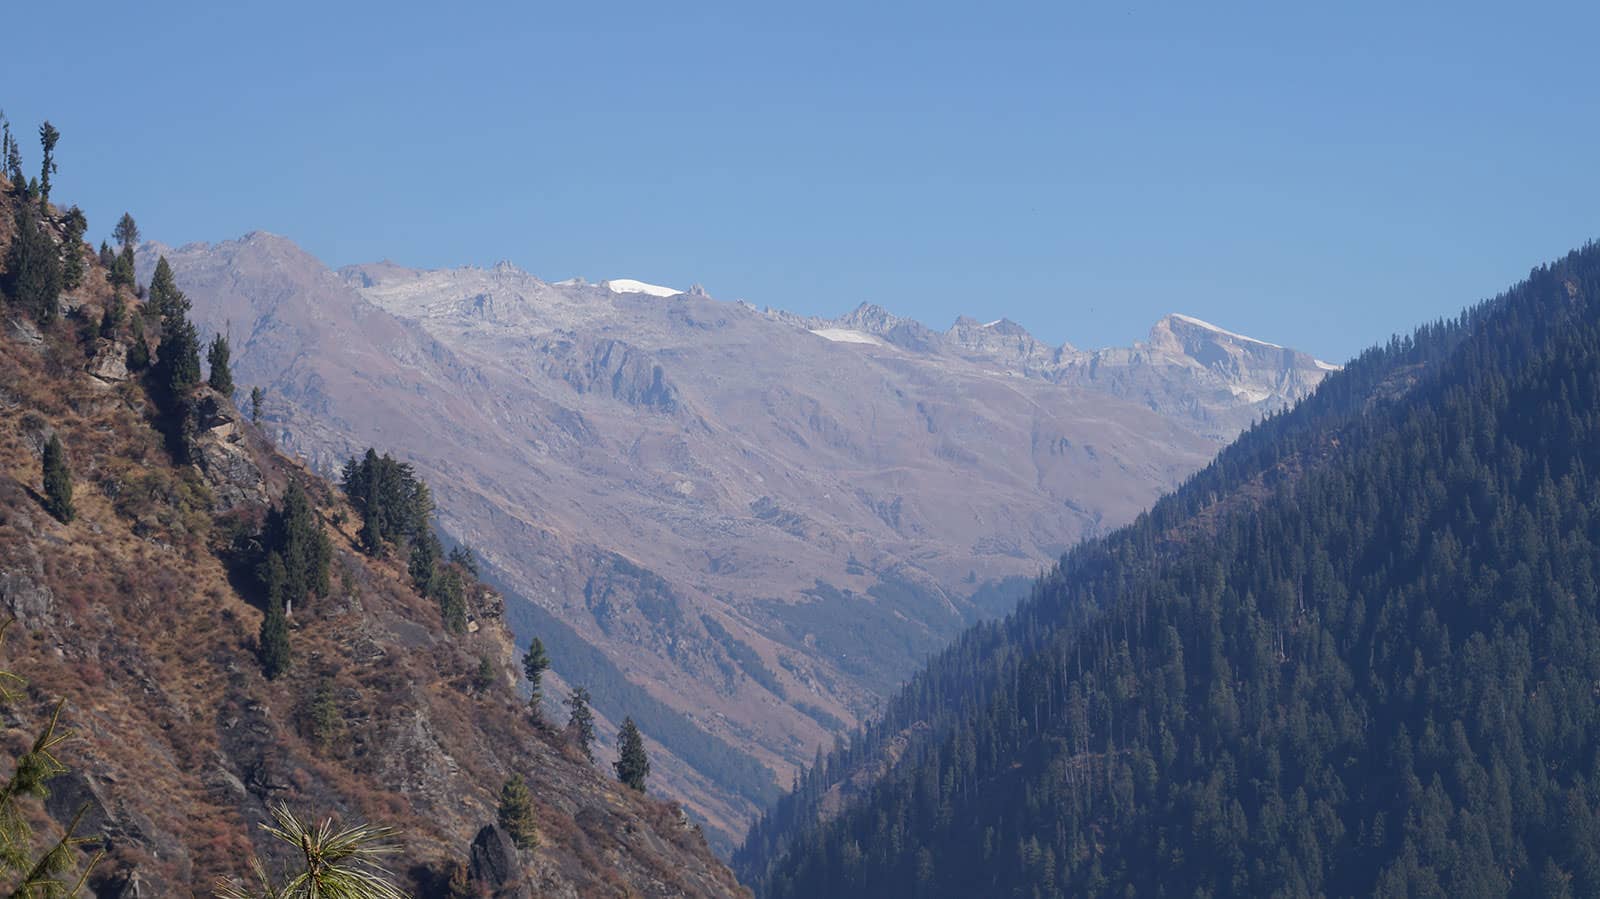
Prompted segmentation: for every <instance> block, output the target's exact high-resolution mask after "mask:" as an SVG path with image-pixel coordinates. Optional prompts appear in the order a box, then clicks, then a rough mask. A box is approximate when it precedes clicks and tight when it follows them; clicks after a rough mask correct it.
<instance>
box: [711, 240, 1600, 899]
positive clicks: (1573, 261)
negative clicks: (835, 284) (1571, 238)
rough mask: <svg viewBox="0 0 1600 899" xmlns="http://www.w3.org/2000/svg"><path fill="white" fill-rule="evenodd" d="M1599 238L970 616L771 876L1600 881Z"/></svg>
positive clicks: (1359, 885) (1251, 887) (1418, 888)
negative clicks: (970, 624) (1027, 590)
mask: <svg viewBox="0 0 1600 899" xmlns="http://www.w3.org/2000/svg"><path fill="white" fill-rule="evenodd" d="M1597 409H1600V247H1597V246H1595V245H1590V246H1588V247H1586V248H1585V249H1583V250H1581V251H1578V252H1574V253H1572V254H1570V255H1568V256H1567V257H1566V258H1564V259H1562V260H1560V261H1559V262H1556V263H1554V264H1551V265H1547V266H1543V267H1540V268H1538V269H1536V270H1535V271H1534V272H1533V273H1532V274H1531V275H1530V277H1529V278H1528V280H1527V281H1525V282H1524V283H1522V284H1520V285H1518V286H1516V287H1515V288H1513V289H1512V290H1510V291H1509V292H1507V293H1506V294H1504V295H1502V296H1500V297H1498V298H1496V299H1494V300H1492V301H1489V302H1487V303H1484V304H1482V305H1480V306H1478V307H1476V308H1474V309H1472V310H1470V311H1469V312H1467V313H1465V314H1464V315H1462V316H1461V317H1460V318H1459V319H1456V320H1453V321H1449V322H1442V323H1439V324H1436V325H1432V326H1429V327H1425V328H1423V329H1421V330H1419V331H1418V332H1417V333H1416V334H1415V335H1413V336H1412V337H1409V338H1405V339H1397V340H1394V341H1391V342H1390V343H1389V344H1387V345H1385V346H1382V347H1378V348H1375V349H1373V350H1370V351H1368V352H1367V353H1365V354H1364V355H1363V356H1362V357H1361V358H1360V359H1358V360H1357V361H1356V362H1355V363H1353V364H1351V365H1349V366H1348V367H1347V368H1346V370H1345V371H1343V372H1342V373H1339V374H1336V375H1333V376H1331V377H1329V378H1328V379H1327V380H1326V381H1325V382H1324V383H1323V385H1322V386H1321V388H1320V389H1319V390H1318V391H1317V392H1316V393H1315V394H1314V395H1313V396H1311V397H1310V398H1308V399H1307V400H1305V401H1303V402H1301V403H1300V404H1299V405H1298V406H1297V407H1296V408H1295V409H1293V410H1291V411H1289V412H1287V413H1285V414H1282V415H1278V416H1275V417H1273V418H1271V419H1269V420H1268V421H1266V422H1264V423H1262V424H1260V425H1259V426H1257V427H1255V428H1254V429H1252V430H1251V431H1249V432H1248V433H1246V434H1245V435H1244V436H1243V437H1242V438H1241V439H1240V440H1239V441H1238V442H1237V443H1236V444H1235V445H1234V446H1232V447H1231V448H1230V449H1229V450H1227V451H1225V452H1224V453H1223V454H1222V455H1221V456H1220V457H1219V458H1218V459H1217V461H1216V462H1215V463H1214V464H1212V465H1211V466H1210V467H1208V468H1207V469H1206V470H1204V471H1203V472H1201V473H1200V474H1198V475H1197V476H1195V477H1194V478H1193V479H1191V480H1190V482H1188V483H1187V484H1186V485H1185V486H1184V487H1183V488H1182V489H1181V490H1180V491H1179V492H1178V493H1177V494H1175V495H1174V496H1172V497H1169V498H1167V499H1166V500H1164V501H1162V502H1161V503H1160V504H1158V505H1157V507H1156V508H1155V509H1154V510H1152V512H1150V513H1149V514H1147V515H1145V516H1143V517H1141V518H1140V519H1139V520H1138V521H1137V522H1136V523H1135V524H1133V525H1131V526H1129V527H1127V528H1125V529H1123V530H1121V531H1119V532H1117V533H1115V534H1113V535H1111V536H1110V537H1108V538H1106V539H1102V540H1097V541H1093V542H1090V543H1087V544H1085V545H1083V546H1081V547H1079V548H1077V549H1075V550H1074V551H1072V552H1070V553H1068V554H1067V555H1066V556H1065V557H1064V558H1063V560H1062V562H1061V564H1060V566H1059V567H1058V568H1057V569H1056V570H1054V571H1052V572H1051V573H1050V574H1049V575H1048V576H1046V577H1045V578H1044V579H1042V581H1041V582H1040V583H1039V584H1038V585H1037V587H1036V588H1035V591H1034V594H1033V596H1032V598H1031V599H1029V600H1028V601H1027V602H1025V603H1024V604H1023V605H1022V606H1021V607H1019V609H1018V610H1017V611H1016V612H1015V613H1014V614H1013V615H1011V616H1010V617H1009V618H1008V619H1006V620H1005V621H1004V622H1002V623H996V624H993V625H987V626H980V627H979V628H977V629H975V630H973V631H970V632H969V633H968V634H967V635H965V636H964V637H963V638H962V639H961V640H959V641H958V642H957V643H956V644H955V645H954V646H952V647H951V648H950V649H949V650H947V651H946V652H944V653H942V654H941V655H939V656H938V657H937V658H935V659H934V660H933V661H932V662H931V663H930V664H929V666H928V667H927V669H926V670H925V672H924V673H922V674H921V675H919V676H918V677H917V678H916V679H915V680H914V681H913V682H912V683H911V684H909V685H908V687H907V688H906V689H905V690H904V691H903V692H902V693H901V694H900V695H899V696H898V697H897V698H896V699H895V701H894V702H893V703H892V704H891V706H890V708H889V710H888V712H887V715H886V718H885V719H884V721H883V722H882V723H880V724H878V725H876V726H874V727H873V728H871V729H869V730H868V731H867V732H866V733H864V734H862V735H860V736H859V737H858V739H857V740H855V741H854V742H853V743H852V744H851V747H849V748H847V749H841V750H839V751H836V752H835V753H833V754H832V755H830V756H829V757H828V758H826V759H824V760H822V761H821V763H820V764H819V765H818V767H817V769H816V770H813V771H812V772H810V774H808V775H807V776H806V777H805V778H804V780H803V782H802V783H801V784H800V785H799V788H798V790H797V791H796V793H795V794H794V795H793V796H791V797H788V798H786V799H785V800H784V801H783V802H782V803H780V805H779V806H778V807H777V808H776V809H775V810H774V811H773V812H771V813H769V815H768V817H767V818H766V819H764V820H763V821H762V822H761V823H760V824H758V825H757V826H756V828H755V829H754V830H753V831H752V833H751V837H750V840H749V842H748V843H747V845H746V846H745V847H744V849H743V850H742V851H741V853H740V855H739V857H738V858H737V863H738V864H739V866H740V867H741V869H742V871H743V873H744V874H745V876H746V877H747V878H748V879H749V880H750V881H751V882H756V883H759V884H760V886H759V887H758V890H759V892H761V893H762V894H763V895H766V896H771V897H805V896H840V897H847V896H873V897H896V896H917V897H929V896H952V897H957V896H980V895H981V896H1024V897H1057V896H1069V895H1071V896H1093V895H1111V894H1115V895H1140V896H1161V895H1184V896H1190V895H1196V896H1207V895H1282V896H1310V895H1331V896H1365V895H1383V896H1400V895H1448V896H1480V895H1482V896H1494V895H1507V894H1517V895H1544V896H1562V895H1587V896H1592V895H1600V822H1597V820H1596V816H1597V815H1600V587H1597V584H1600V548H1597V546H1600V483H1597V482H1596V475H1597V472H1600V413H1597V411H1596V410H1597Z"/></svg>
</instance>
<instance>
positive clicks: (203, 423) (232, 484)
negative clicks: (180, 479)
mask: <svg viewBox="0 0 1600 899" xmlns="http://www.w3.org/2000/svg"><path fill="white" fill-rule="evenodd" d="M194 422H195V434H194V438H193V440H192V441H191V449H190V452H191V454H192V456H193V458H194V462H195V465H196V466H198V467H199V469H200V471H201V473H202V474H203V475H204V476H205V481H206V485H207V486H209V487H210V488H211V494H212V496H213V498H214V499H215V501H216V507H217V509H218V511H226V510H228V509H232V508H233V507H235V506H238V505H241V504H244V503H255V504H257V505H263V504H265V503H266V502H267V482H266V478H265V477H264V476H263V475H262V473H261V466H260V465H259V464H257V462H256V460H255V456H254V453H253V452H252V449H251V446H250V442H249V440H247V439H246V435H245V433H244V430H243V427H242V424H243V416H241V415H240V413H239V410H238V409H235V408H234V406H233V403H232V402H231V401H229V400H228V398H227V397H225V396H223V395H222V394H220V393H217V392H216V391H214V390H211V389H209V388H205V389H203V390H202V392H201V393H200V395H199V396H198V397H197V398H196V399H195V400H194Z"/></svg>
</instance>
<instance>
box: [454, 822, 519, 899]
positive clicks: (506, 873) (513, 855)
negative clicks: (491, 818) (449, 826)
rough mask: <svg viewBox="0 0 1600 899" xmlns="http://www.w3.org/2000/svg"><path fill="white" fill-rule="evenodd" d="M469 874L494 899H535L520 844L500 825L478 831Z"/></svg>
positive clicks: (468, 863) (470, 858) (469, 864)
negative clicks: (524, 870)
mask: <svg viewBox="0 0 1600 899" xmlns="http://www.w3.org/2000/svg"><path fill="white" fill-rule="evenodd" d="M467 874H468V875H469V876H470V877H471V878H472V882H473V883H475V884H477V885H478V887H479V889H480V890H482V891H483V892H485V893H487V894H488V895H490V896H493V897H494V899H533V890H532V888H530V887H529V886H528V881H527V877H526V875H525V874H524V872H523V869H522V857H521V855H520V854H519V853H518V852H517V844H516V843H515V842H513V841H512V839H511V835H510V834H508V833H506V832H505V831H504V830H502V829H500V827H499V825H496V824H486V825H484V827H483V829H482V830H479V831H478V836H477V838H475V839H474V840H473V841H472V852H471V854H470V855H469V857H468V860H467Z"/></svg>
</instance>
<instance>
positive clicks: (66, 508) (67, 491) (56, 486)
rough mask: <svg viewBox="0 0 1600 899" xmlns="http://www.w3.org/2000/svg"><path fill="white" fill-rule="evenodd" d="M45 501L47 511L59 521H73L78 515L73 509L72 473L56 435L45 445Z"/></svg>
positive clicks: (51, 436)
mask: <svg viewBox="0 0 1600 899" xmlns="http://www.w3.org/2000/svg"><path fill="white" fill-rule="evenodd" d="M44 499H45V509H46V510H48V511H49V513H50V514H51V515H54V516H55V517H56V519H57V520H58V521H61V522H63V523H65V522H68V521H71V520H72V518H73V516H74V515H76V514H77V513H76V512H75V511H74V510H73V508H72V472H71V471H69V470H68V469H67V455H66V452H65V451H64V450H62V448H61V438H60V437H57V436H56V435H54V434H51V435H50V442H48V443H46V444H45V445H44Z"/></svg>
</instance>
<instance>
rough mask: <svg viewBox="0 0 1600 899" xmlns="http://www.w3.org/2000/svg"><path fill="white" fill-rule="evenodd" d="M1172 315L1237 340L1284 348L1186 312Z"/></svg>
mask: <svg viewBox="0 0 1600 899" xmlns="http://www.w3.org/2000/svg"><path fill="white" fill-rule="evenodd" d="M1172 317H1173V318H1175V319H1177V320H1178V321H1181V322H1187V323H1188V324H1191V325H1194V326H1195V327H1197V328H1205V329H1206V330H1207V331H1214V332H1216V333H1218V334H1222V335H1225V336H1227V337H1232V338H1234V339H1235V340H1243V341H1247V342H1249V343H1258V344H1260V345H1262V346H1269V347H1272V348H1273V349H1275V350H1281V349H1283V347H1281V346H1279V345H1278V344H1275V343H1268V342H1266V341H1265V340H1257V339H1255V338H1254V337H1246V336H1245V335H1243V334H1239V333H1237V332H1234V331H1229V330H1228V329H1227V328H1219V327H1217V326H1216V325H1213V324H1212V323H1210V322H1208V321H1204V320H1202V319H1198V318H1195V317H1194V316H1192V315H1184V314H1182V313H1180V312H1174V313H1172Z"/></svg>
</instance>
